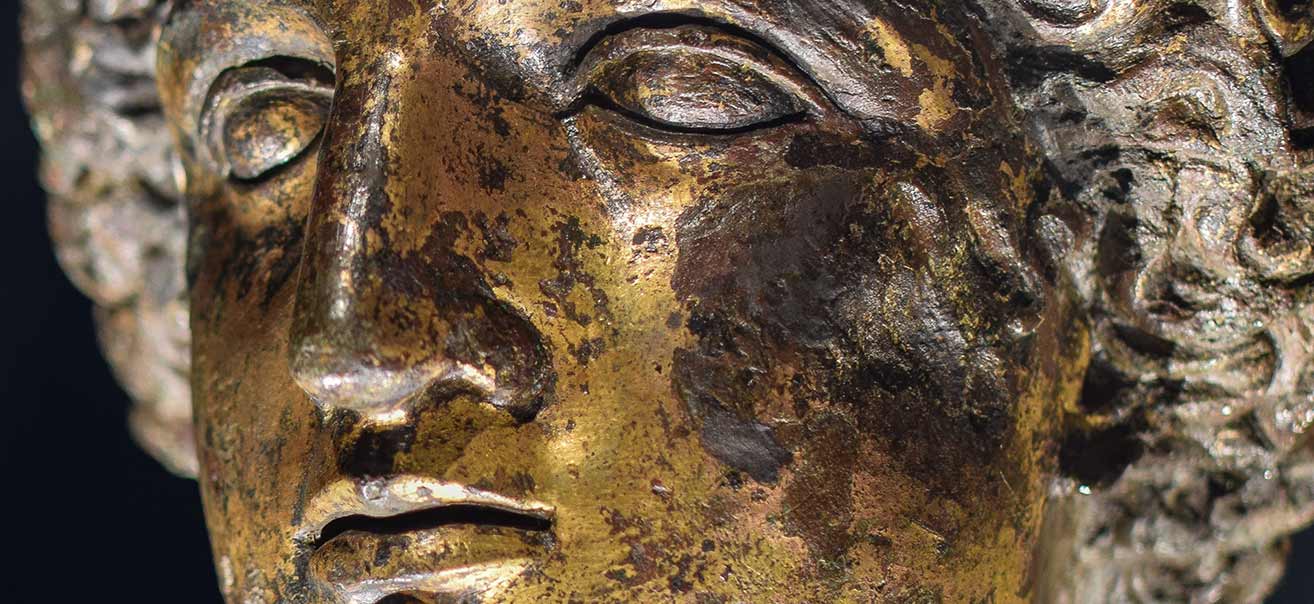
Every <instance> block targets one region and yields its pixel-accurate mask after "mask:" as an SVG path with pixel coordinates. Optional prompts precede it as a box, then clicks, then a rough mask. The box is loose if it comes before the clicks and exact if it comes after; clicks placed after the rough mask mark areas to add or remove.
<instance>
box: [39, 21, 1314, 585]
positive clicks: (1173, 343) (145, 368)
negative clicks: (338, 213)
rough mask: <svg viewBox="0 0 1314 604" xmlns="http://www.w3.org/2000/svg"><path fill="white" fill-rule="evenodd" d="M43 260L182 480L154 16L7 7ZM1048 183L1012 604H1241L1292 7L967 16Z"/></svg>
mask: <svg viewBox="0 0 1314 604" xmlns="http://www.w3.org/2000/svg"><path fill="white" fill-rule="evenodd" d="M24 4H25V9H26V15H25V43H26V47H27V56H26V72H25V73H26V78H25V87H24V92H25V95H26V97H27V99H28V103H29V107H31V109H32V112H33V121H34V126H35V129H36V131H37V134H38V136H39V138H40V139H41V141H42V143H43V146H44V149H45V152H46V155H45V159H44V163H43V182H44V186H45V187H46V189H47V191H48V192H49V194H50V206H49V207H50V224H51V230H52V232H53V235H54V238H55V241H56V245H57V248H58V250H57V251H58V257H59V259H60V261H61V263H62V264H63V266H64V268H65V270H66V271H67V272H68V273H69V275H70V276H71V278H72V279H73V280H74V282H75V283H77V284H78V286H79V287H80V288H81V289H82V290H83V291H84V292H86V293H87V294H88V295H89V296H90V297H91V298H92V299H93V300H94V302H95V304H96V307H97V311H96V314H97V319H98V325H99V326H100V335H101V342H102V346H103V347H104V349H105V351H106V356H107V357H108V358H109V360H110V363H111V364H112V365H113V366H114V367H115V369H116V371H117V374H118V377H119V379H120V380H121V381H122V382H123V384H124V386H125V387H126V389H127V390H128V392H129V393H130V394H131V396H132V397H133V398H134V400H135V401H136V407H135V410H134V412H133V415H132V418H131V425H132V428H133V430H134V433H135V435H136V436H137V438H138V440H139V442H141V443H142V444H143V445H144V446H145V447H146V448H147V449H148V450H149V451H151V452H152V453H153V454H154V455H155V456H156V457H157V458H159V459H161V461H163V462H164V463H165V465H167V466H168V467H169V468H170V469H172V470H173V471H175V472H178V473H182V474H194V473H195V471H196V461H195V449H194V445H193V443H192V432H191V413H190V400H189V392H188V373H189V367H188V348H189V334H188V326H187V300H186V296H187V291H186V290H187V287H186V282H185V279H184V277H183V265H184V261H185V249H186V247H187V246H186V237H187V235H186V221H187V216H186V208H185V205H184V204H183V203H182V201H181V193H180V186H179V184H178V182H177V181H178V177H177V176H176V174H177V173H178V171H179V170H178V168H177V164H178V162H177V160H176V158H175V155H174V152H173V150H172V149H171V143H170V139H169V134H168V131H167V129H166V127H165V124H164V118H163V116H162V115H161V112H160V109H159V100H158V97H157V93H156V90H155V85H154V81H153V78H154V58H153V55H154V44H155V35H156V30H157V26H158V24H159V22H160V20H161V18H162V17H163V16H164V15H165V14H167V10H168V6H167V5H168V2H165V1H163V0H26V1H25V3H24ZM972 8H973V10H974V11H975V13H976V14H977V15H978V18H980V19H982V20H983V21H984V22H987V23H989V24H990V28H989V30H990V31H993V32H996V33H997V39H996V40H995V42H996V44H997V45H998V52H999V55H1000V57H1001V58H1002V59H1003V60H1004V61H1005V62H1006V66H1007V69H1008V72H1009V76H1010V79H1011V80H1012V84H1013V87H1014V89H1013V94H1014V96H1015V100H1016V104H1017V107H1018V109H1019V113H1020V115H1022V116H1023V120H1024V122H1025V123H1026V124H1027V127H1028V129H1029V132H1028V135H1029V136H1030V137H1031V138H1032V140H1033V141H1034V142H1035V143H1036V145H1037V146H1038V147H1039V148H1040V149H1041V151H1042V152H1043V155H1044V156H1045V158H1046V165H1047V167H1048V179H1047V180H1048V189H1047V190H1043V191H1041V194H1042V198H1044V201H1042V202H1041V204H1040V205H1039V206H1038V207H1037V208H1036V211H1035V212H1034V214H1035V216H1034V219H1033V220H1032V221H1031V226H1032V228H1033V229H1034V230H1036V231H1037V234H1038V236H1039V237H1041V238H1043V239H1044V240H1046V241H1048V242H1051V243H1053V244H1054V247H1055V249H1056V250H1058V252H1059V256H1060V258H1061V262H1060V269H1061V272H1063V273H1064V274H1063V275H1061V280H1062V281H1064V282H1066V283H1068V284H1069V285H1070V286H1071V287H1073V288H1074V289H1075V290H1076V291H1077V293H1078V294H1079V296H1080V299H1081V300H1082V301H1083V303H1084V305H1085V308H1086V320H1087V321H1088V322H1089V325H1090V328H1091V332H1092V334H1093V336H1094V337H1093V338H1092V343H1091V347H1092V350H1091V356H1092V359H1093V361H1092V364H1091V367H1090V370H1089V372H1088V374H1087V376H1086V382H1085V386H1084V389H1083V393H1082V397H1081V400H1080V403H1079V405H1078V408H1076V409H1072V410H1069V411H1068V415H1069V416H1070V417H1068V418H1067V419H1066V424H1067V425H1068V427H1069V431H1068V434H1067V436H1066V440H1065V442H1064V446H1063V448H1062V451H1061V452H1060V467H1061V470H1062V473H1061V476H1060V477H1059V478H1058V480H1057V481H1056V482H1055V484H1054V485H1053V488H1052V491H1051V493H1050V500H1049V505H1048V508H1047V509H1048V511H1047V519H1046V529H1045V536H1044V544H1043V547H1044V548H1045V551H1044V552H1043V553H1042V555H1041V556H1039V562H1038V568H1037V571H1036V572H1037V577H1038V580H1037V587H1036V591H1035V592H1034V593H1035V594H1036V597H1037V599H1038V600H1040V601H1045V602H1056V603H1072V604H1076V603H1083V602H1165V601H1172V602H1258V601H1260V600H1261V599H1262V598H1263V596H1264V595H1265V594H1267V593H1268V591H1270V590H1271V588H1272V587H1273V585H1274V584H1275V583H1276V581H1277V580H1278V578H1279V577H1280V575H1281V571H1282V566H1283V561H1284V559H1285V552H1286V537H1287V536H1288V535H1289V534H1291V533H1292V532H1294V531H1296V530H1298V529H1300V528H1301V527H1303V526H1305V525H1306V524H1308V523H1309V522H1310V521H1311V520H1314V447H1312V446H1311V444H1310V443H1311V441H1310V439H1309V438H1308V436H1307V434H1306V432H1307V431H1309V430H1310V428H1311V427H1314V369H1312V367H1314V364H1312V363H1311V359H1312V357H1314V312H1311V311H1312V309H1311V305H1314V45H1311V44H1310V42H1311V39H1314V7H1311V5H1310V4H1309V3H1302V2H1291V1H1283V0H1249V1H1247V2H1241V3H1235V2H1224V1H1223V0H975V2H974V3H972Z"/></svg>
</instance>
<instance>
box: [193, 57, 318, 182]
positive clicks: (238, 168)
mask: <svg viewBox="0 0 1314 604" xmlns="http://www.w3.org/2000/svg"><path fill="white" fill-rule="evenodd" d="M332 82H333V79H332V73H331V72H330V71H329V70H328V69H327V68H324V67H322V66H319V65H318V64H314V63H311V62H309V61H301V60H297V59H280V60H276V61H263V62H260V63H254V64H251V65H247V66H244V67H239V68H236V69H231V70H229V71H227V72H225V73H224V74H223V75H222V76H220V77H219V79H218V80H217V81H216V82H215V84H214V86H213V87H212V88H211V93H210V97H209V99H208V100H207V102H206V104H205V109H204V111H203V112H202V115H201V135H202V141H204V144H205V145H206V147H207V149H208V151H209V154H210V157H211V159H212V160H213V161H214V162H215V163H216V164H217V166H216V168H217V169H218V171H219V173H221V174H223V175H225V176H227V177H229V178H232V179H235V180H240V181H258V180H261V179H263V178H265V177H267V176H269V175H270V174H271V173H273V172H274V171H275V170H277V169H278V168H280V167H282V166H285V165H287V164H289V163H292V162H293V161H295V160H296V159H298V158H300V157H301V156H302V155H304V154H305V153H306V151H307V149H309V148H310V147H311V146H312V145H314V143H315V141H316V140H317V139H318V138H319V135H320V133H321V132H322V131H323V129H324V124H325V123H326V122H327V120H328V112H329V107H330V105H331V104H332V100H333V87H332Z"/></svg>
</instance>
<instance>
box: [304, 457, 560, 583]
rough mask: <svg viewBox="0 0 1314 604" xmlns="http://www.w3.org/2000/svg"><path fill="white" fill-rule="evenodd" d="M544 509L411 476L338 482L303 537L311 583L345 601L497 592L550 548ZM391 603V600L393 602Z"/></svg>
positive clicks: (308, 519)
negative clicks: (403, 595) (401, 595)
mask: <svg viewBox="0 0 1314 604" xmlns="http://www.w3.org/2000/svg"><path fill="white" fill-rule="evenodd" d="M553 517H554V511H553V509H552V507H551V506H548V505H546V504H543V503H540V502H535V501H527V500H523V499H515V498H511V497H506V496H503V495H499V494H496V493H491V492H488V491H484V490H481V489H475V488H472V487H468V486H464V485H460V484H455V483H448V482H442V481H436V480H433V479H427V478H420V477H412V476H403V477H397V478H391V479H379V480H371V481H365V482H358V481H350V480H343V481H339V482H336V483H333V484H330V485H329V486H328V487H327V488H325V489H323V490H322V491H320V493H319V494H318V495H316V496H315V497H314V498H313V499H312V500H311V501H310V502H309V504H308V505H307V507H306V513H305V514H304V517H303V522H302V525H301V527H300V528H299V530H298V531H297V533H296V535H295V539H296V540H297V542H298V544H299V546H300V550H301V551H302V556H304V557H305V558H307V560H306V562H307V567H306V568H307V569H308V571H309V575H310V576H309V578H310V579H311V581H312V582H313V583H314V584H315V585H316V586H317V587H318V588H320V589H322V590H324V591H326V592H329V593H331V594H333V595H334V596H335V597H336V598H337V599H338V600H339V601H342V602H349V603H352V604H355V603H361V604H366V603H373V602H378V601H380V600H383V599H385V598H388V597H389V596H395V595H398V594H408V595H411V596H412V597H413V598H414V599H416V600H418V601H425V599H424V596H440V595H441V596H464V595H473V594H475V593H483V594H485V595H487V594H488V592H491V591H495V590H497V589H498V588H499V587H500V586H504V585H505V584H507V583H508V582H510V581H511V580H513V579H515V578H516V577H517V576H519V575H521V574H523V573H524V572H525V571H526V570H528V569H530V568H531V567H532V566H533V564H534V562H535V560H538V559H541V558H542V557H543V556H544V555H546V553H547V552H548V551H549V550H550V548H551V547H552V543H553V539H552V532H551V531H552V523H553ZM389 601H392V600H389Z"/></svg>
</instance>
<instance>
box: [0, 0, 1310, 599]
mask: <svg viewBox="0 0 1314 604" xmlns="http://www.w3.org/2000/svg"><path fill="white" fill-rule="evenodd" d="M4 4H5V6H4V8H0V11H3V12H2V13H0V44H2V46H0V141H2V142H3V144H0V222H3V223H4V224H8V225H9V226H8V227H5V228H6V229H7V230H6V231H4V232H3V233H2V234H0V408H2V409H3V410H2V411H0V511H2V512H3V516H0V521H3V523H4V526H3V527H2V528H0V558H5V559H7V561H4V562H0V602H5V603H8V604H27V603H48V602H58V603H73V602H83V601H87V602H134V603H141V604H153V603H171V604H172V603H191V604H204V603H208V602H216V603H217V602H221V600H220V598H219V595H218V588H217V586H216V585H217V584H216V579H215V575H214V570H213V566H212V564H211V561H210V550H209V544H208V542H207V540H206V535H205V527H204V523H203V519H202V517H201V502H200V497H199V495H198V492H197V488H196V485H195V483H194V482H192V481H190V480H183V479H180V478H175V477H173V476H171V475H169V474H168V473H167V472H165V471H164V470H163V469H162V468H161V467H160V466H159V465H158V464H156V463H155V461H154V460H152V459H151V458H149V457H147V456H146V454H145V453H143V452H142V451H141V450H139V449H138V448H137V447H136V445H134V444H133V443H132V441H131V440H130V439H129V437H128V431H127V429H126V427H125V417H126V412H127V408H128V400H127V397H126V396H125V395H124V394H123V392H122V391H121V390H120V389H119V388H118V386H117V385H116V384H115V383H114V379H113V377H112V376H111V375H110V372H109V369H108V367H107V366H106V365H105V363H104V361H103V360H102V359H101V357H100V352H99V350H98V349H97V347H96V342H95V335H94V332H93V327H92V321H91V307H90V304H89V303H88V301H87V300H86V299H85V298H83V297H82V296H81V295H80V294H79V293H78V292H77V291H76V290H75V289H73V286H72V285H71V284H70V283H69V282H68V280H67V279H65V278H64V276H63V274H61V273H60V271H59V267H58V266H57V265H56V264H55V259H54V256H53V254H52V252H51V248H50V242H49V237H48V235H47V232H46V226H45V210H44V207H43V203H44V201H43V196H42V194H41V191H40V189H39V187H38V185H37V181H36V177H35V174H36V158H37V150H36V142H35V141H34V140H33V137H32V134H31V132H30V131H29V130H28V124H27V116H26V115H25V114H24V113H23V108H22V105H21V101H20V98H19V92H18V30H17V21H16V13H17V7H16V5H17V4H18V2H17V0H8V1H7V2H5V3H4ZM1311 570H1314V532H1312V531H1306V532H1305V533H1303V534H1301V535H1299V536H1298V537H1297V539H1296V547H1295V551H1294V554H1293V556H1292V559H1291V566H1290V568H1289V570H1288V574H1287V578H1286V579H1285V581H1284V582H1283V584H1282V587H1281V588H1280V590H1279V591H1278V593H1277V594H1275V595H1274V597H1273V598H1271V599H1270V600H1269V602H1270V603H1271V604H1296V603H1310V602H1314V573H1311V572H1310V571H1311Z"/></svg>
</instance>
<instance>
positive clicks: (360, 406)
mask: <svg viewBox="0 0 1314 604" xmlns="http://www.w3.org/2000/svg"><path fill="white" fill-rule="evenodd" d="M354 348H356V347H346V346H343V345H342V344H341V343H338V342H333V341H332V340H331V339H329V338H321V337H314V336H311V337H302V338H296V339H295V343H294V345H293V350H292V358H291V359H290V361H291V369H292V374H293V378H294V379H295V380H296V383H297V385H299V386H300V387H301V389H302V390H303V391H305V392H306V394H308V395H309V396H310V398H311V400H312V401H314V403H315V404H316V405H317V406H319V407H320V408H321V409H325V410H329V409H347V410H351V411H355V412H358V413H361V414H364V415H371V416H379V417H384V416H390V415H394V414H396V413H399V412H403V411H405V410H406V408H407V407H408V401H410V400H411V399H414V398H415V397H416V396H417V394H419V393H421V392H422V391H425V390H427V389H428V388H430V387H431V386H433V385H435V384H438V383H440V382H451V381H454V380H452V378H453V377H455V376H443V375H434V374H435V373H438V372H437V371H433V370H428V371H426V368H425V367H424V366H423V364H421V365H415V366H406V365H403V364H401V363H398V362H388V361H386V360H384V359H380V358H379V357H378V355H377V354H373V353H371V352H370V351H361V350H355V349H354ZM460 373H464V374H466V375H465V376H464V377H465V378H466V379H465V380H462V381H465V382H468V384H465V385H463V388H464V389H474V390H482V389H483V388H481V387H480V386H482V385H484V384H485V383H487V381H488V380H487V379H486V378H484V376H479V375H477V374H475V373H474V372H470V371H466V372H460Z"/></svg>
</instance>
